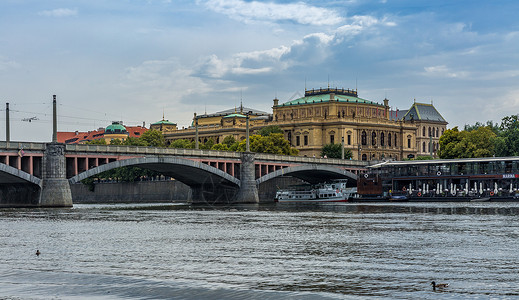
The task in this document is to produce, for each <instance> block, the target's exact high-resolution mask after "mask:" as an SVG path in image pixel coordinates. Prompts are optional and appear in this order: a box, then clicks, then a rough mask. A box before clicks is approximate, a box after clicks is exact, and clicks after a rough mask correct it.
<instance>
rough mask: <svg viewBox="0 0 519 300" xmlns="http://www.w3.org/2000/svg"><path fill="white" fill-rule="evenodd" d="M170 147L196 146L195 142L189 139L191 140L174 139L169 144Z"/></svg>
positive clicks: (190, 147) (192, 147)
mask: <svg viewBox="0 0 519 300" xmlns="http://www.w3.org/2000/svg"><path fill="white" fill-rule="evenodd" d="M169 147H170V148H183V149H194V148H195V142H194V141H189V140H184V139H180V140H174V141H172V142H171V144H170V145H169Z"/></svg>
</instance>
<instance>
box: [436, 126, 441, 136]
mask: <svg viewBox="0 0 519 300" xmlns="http://www.w3.org/2000/svg"><path fill="white" fill-rule="evenodd" d="M439 133H440V128H438V127H436V137H440V135H439Z"/></svg>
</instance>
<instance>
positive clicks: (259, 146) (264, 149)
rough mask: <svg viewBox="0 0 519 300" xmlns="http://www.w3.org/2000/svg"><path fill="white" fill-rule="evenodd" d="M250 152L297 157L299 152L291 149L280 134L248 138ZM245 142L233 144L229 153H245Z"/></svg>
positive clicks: (256, 135) (257, 135)
mask: <svg viewBox="0 0 519 300" xmlns="http://www.w3.org/2000/svg"><path fill="white" fill-rule="evenodd" d="M249 142H250V150H251V151H252V152H257V153H271V154H283V155H297V154H298V153H299V151H298V150H297V149H295V148H291V147H290V144H289V142H288V141H287V140H286V139H285V138H284V136H283V134H281V133H271V134H269V135H268V136H261V135H259V134H255V135H252V136H250V137H249ZM246 144H247V141H246V140H242V141H241V142H239V143H235V144H233V145H232V146H231V147H229V150H230V151H239V152H245V150H246Z"/></svg>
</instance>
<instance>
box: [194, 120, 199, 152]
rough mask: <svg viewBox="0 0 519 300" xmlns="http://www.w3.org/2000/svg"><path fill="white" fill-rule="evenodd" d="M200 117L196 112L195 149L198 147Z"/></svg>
mask: <svg viewBox="0 0 519 300" xmlns="http://www.w3.org/2000/svg"><path fill="white" fill-rule="evenodd" d="M198 148H199V145H198V118H197V117H196V113H195V149H198Z"/></svg>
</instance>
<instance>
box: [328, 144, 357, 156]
mask: <svg viewBox="0 0 519 300" xmlns="http://www.w3.org/2000/svg"><path fill="white" fill-rule="evenodd" d="M341 148H342V144H326V145H324V146H323V148H322V149H321V157H328V158H342V149H341ZM352 156H353V154H352V153H351V150H350V149H346V148H345V149H344V158H345V159H350V158H351V157H352Z"/></svg>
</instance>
